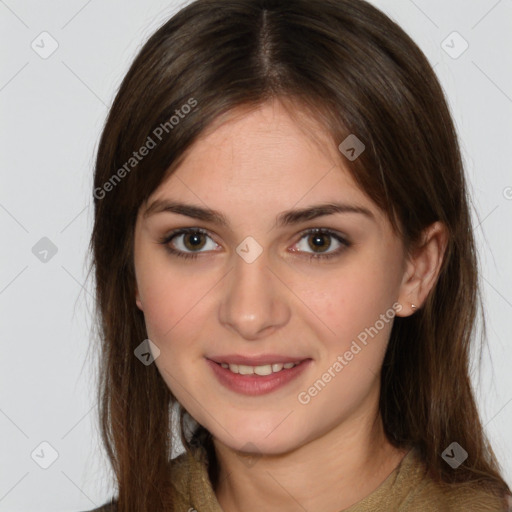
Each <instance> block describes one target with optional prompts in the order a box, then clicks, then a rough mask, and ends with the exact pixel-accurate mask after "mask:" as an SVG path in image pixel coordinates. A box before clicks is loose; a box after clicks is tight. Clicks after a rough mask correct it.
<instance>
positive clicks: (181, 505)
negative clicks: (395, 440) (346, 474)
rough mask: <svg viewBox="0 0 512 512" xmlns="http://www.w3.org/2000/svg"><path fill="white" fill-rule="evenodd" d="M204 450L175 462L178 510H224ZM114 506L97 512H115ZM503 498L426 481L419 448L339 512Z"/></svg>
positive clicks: (433, 507) (423, 508) (487, 507)
mask: <svg viewBox="0 0 512 512" xmlns="http://www.w3.org/2000/svg"><path fill="white" fill-rule="evenodd" d="M201 453H202V452H196V454H199V456H198V455H196V456H192V455H190V454H189V453H187V452H185V453H182V454H181V455H180V456H179V457H177V458H175V459H173V460H172V461H171V464H172V467H173V468H174V470H175V471H174V478H173V486H174V488H175V489H176V497H177V503H176V507H175V510H176V512H189V510H190V509H191V508H192V509H195V510H197V511H198V512H223V510H222V508H221V507H220V505H219V502H218V501H217V498H216V496H215V492H214V490H213V487H212V484H211V482H210V479H209V477H208V470H207V465H206V462H205V460H206V459H205V458H203V457H202V455H201ZM115 510H116V509H115V502H114V503H113V504H112V505H111V504H106V505H104V506H103V507H100V508H98V509H95V511H93V512H115ZM510 510H512V508H509V507H508V506H507V505H506V504H505V503H504V502H503V500H502V499H500V498H498V497H496V496H494V495H491V494H489V493H487V492H485V491H484V490H482V489H481V488H476V487H475V486H474V485H473V484H456V485H451V486H450V485H448V484H436V483H435V482H434V481H433V480H432V479H430V478H429V477H428V475H427V474H426V471H425V466H424V464H423V462H422V460H421V459H420V457H419V454H418V451H417V450H416V448H413V449H411V450H410V451H409V452H408V453H407V454H406V456H405V457H404V458H403V459H402V461H401V462H400V464H399V465H398V466H397V467H396V468H395V469H394V470H393V471H392V472H391V474H390V475H388V477H387V478H386V479H385V480H384V482H382V483H381V484H380V485H379V486H378V487H377V488H376V489H375V490H374V491H372V492H371V493H370V494H368V495H367V496H366V497H364V498H363V499H362V500H360V501H358V502H357V503H355V504H354V505H352V506H350V507H349V508H346V509H343V510H342V511H341V510H340V511H339V512H508V511H510Z"/></svg>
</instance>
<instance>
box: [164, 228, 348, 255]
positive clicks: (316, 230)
mask: <svg viewBox="0 0 512 512" xmlns="http://www.w3.org/2000/svg"><path fill="white" fill-rule="evenodd" d="M192 233H193V234H201V235H206V236H208V237H210V238H211V236H210V233H208V231H206V230H204V229H201V228H181V229H176V230H174V231H172V232H171V233H169V234H168V235H165V236H164V237H162V238H160V239H159V240H158V243H159V244H162V245H164V246H165V249H166V250H167V251H168V252H169V253H170V254H172V255H173V256H178V257H180V258H184V259H196V258H197V257H198V256H199V254H200V253H199V252H197V253H187V252H183V251H179V250H176V249H173V248H172V247H170V246H169V243H170V242H171V240H172V239H173V238H175V237H177V236H179V235H188V234H192ZM317 234H320V235H328V236H331V237H332V238H334V239H335V240H337V241H338V242H340V243H341V244H342V246H344V247H340V248H338V249H337V250H335V251H333V252H329V253H325V254H310V255H309V261H312V260H327V259H329V258H334V257H336V256H339V255H340V254H341V253H342V252H343V251H344V250H346V249H347V248H348V247H350V246H351V245H352V244H351V243H350V242H349V241H347V240H346V239H345V238H343V237H342V236H340V235H339V234H338V233H336V232H335V231H331V230H330V229H325V228H313V229H308V230H306V231H303V232H302V233H301V234H300V238H299V241H300V240H302V239H303V238H304V237H306V236H309V235H317Z"/></svg>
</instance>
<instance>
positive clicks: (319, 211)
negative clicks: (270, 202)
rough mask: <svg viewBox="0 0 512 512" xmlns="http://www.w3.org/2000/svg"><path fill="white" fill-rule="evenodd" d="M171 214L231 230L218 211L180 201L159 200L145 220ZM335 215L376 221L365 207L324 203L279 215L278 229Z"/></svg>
mask: <svg viewBox="0 0 512 512" xmlns="http://www.w3.org/2000/svg"><path fill="white" fill-rule="evenodd" d="M162 212H169V213H177V214H179V215H184V216H186V217H192V218H193V219H198V220H202V221H204V222H210V223H213V224H218V225H220V226H223V227H225V228H229V222H228V220H227V218H226V217H225V216H224V215H223V214H222V213H221V212H218V211H216V210H212V209H210V208H203V207H200V206H195V205H192V204H186V203H180V202H178V201H170V200H165V199H157V200H155V201H154V202H153V203H151V205H150V206H149V207H148V208H147V210H146V211H145V212H144V218H147V217H149V216H152V215H155V214H157V213H162ZM335 213H358V214H362V215H364V216H366V217H368V218H369V219H371V220H374V221H375V216H374V214H373V213H372V212H371V211H370V210H369V209H367V208H364V207H363V206H358V205H353V204H345V203H322V204H317V205H313V206H309V207H307V208H302V209H296V210H287V211H284V212H282V213H281V214H279V215H278V216H277V218H276V227H284V226H290V225H294V224H299V223H301V222H305V221H308V220H313V219H316V218H317V217H322V216H324V215H333V214H335Z"/></svg>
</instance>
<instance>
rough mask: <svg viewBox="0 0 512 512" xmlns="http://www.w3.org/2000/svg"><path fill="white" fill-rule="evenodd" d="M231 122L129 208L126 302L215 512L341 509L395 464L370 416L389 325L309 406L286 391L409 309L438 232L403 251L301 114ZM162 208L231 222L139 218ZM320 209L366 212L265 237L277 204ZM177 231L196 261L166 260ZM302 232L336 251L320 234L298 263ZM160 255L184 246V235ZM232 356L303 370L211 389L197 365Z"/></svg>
mask: <svg viewBox="0 0 512 512" xmlns="http://www.w3.org/2000/svg"><path fill="white" fill-rule="evenodd" d="M232 114H233V115H231V117H229V118H228V120H227V121H226V120H225V119H224V120H223V121H224V122H222V123H217V124H216V125H214V127H213V129H209V130H208V132H205V134H204V135H203V137H201V139H199V140H198V141H197V142H196V143H195V144H194V145H193V146H192V148H191V150H190V151H189V152H188V155H187V157H186V158H185V160H184V161H183V162H182V163H181V164H180V166H179V167H178V168H177V170H176V172H175V173H174V174H173V175H171V176H170V177H169V178H168V179H167V180H165V181H164V182H163V183H162V184H161V185H160V186H159V188H158V189H156V190H155V191H154V193H153V194H152V196H151V197H150V198H149V200H148V202H147V203H146V204H145V205H143V207H141V209H140V211H139V215H138V218H137V222H136V227H135V242H134V259H135V260H134V261H135V270H136V287H137V294H136V297H135V300H136V303H137V306H138V307H139V308H140V309H141V310H142V311H143V313H144V317H145V322H146V326H147V332H148V337H149V338H150V339H151V340H152V341H153V342H154V343H155V344H156V345H157V346H158V348H159V349H160V355H159V357H157V359H156V360H155V364H156V365H157V367H158V369H159V371H160V373H161V375H162V377H163V379H164V380H165V382H166V383H167V385H168V386H169V388H170V390H171V391H172V393H173V394H174V395H175V396H176V397H177V399H178V400H179V402H180V403H181V404H182V405H183V406H184V408H185V409H186V410H187V411H188V412H189V413H190V414H191V415H192V416H193V417H194V418H195V419H196V420H197V421H198V422H199V423H200V424H202V425H203V426H205V427H206V428H207V429H208V430H209V431H210V432H211V433H212V434H213V438H214V446H215V450H216V454H217V459H218V461H219V467H220V479H219V483H218V485H217V486H216V488H215V493H216V495H217V498H218V500H219V503H220V505H221V506H222V508H223V510H224V511H226V512H235V511H242V510H243V511H244V512H251V511H260V510H280V511H282V512H288V511H290V512H291V511H296V510H299V509H301V507H303V508H304V509H306V510H308V511H310V512H315V511H318V512H320V511H326V510H333V511H334V510H341V509H344V508H347V507H349V506H350V505H352V504H354V503H356V502H358V501H360V500H361V499H362V498H364V497H365V496H366V495H368V494H370V493H371V492H372V491H373V490H375V489H376V488H377V487H378V486H379V485H380V484H381V483H382V482H383V481H384V480H385V479H386V477H387V476H388V475H389V474H390V473H391V472H392V471H393V470H394V469H395V468H396V466H397V465H398V464H399V462H400V461H401V460H402V458H403V457H404V455H405V454H406V451H403V450H398V449H396V448H394V447H393V446H391V445H390V443H389V442H388V441H387V439H386V437H385V435H384V432H383V428H382V421H381V417H380V414H379V411H378V399H379V391H380V382H379V375H380V368H381V365H382V360H383V357H384V353H385V349H386V346H387V343H388V339H389V335H390V332H391V327H392V323H393V319H391V321H389V322H388V323H385V326H384V327H383V328H382V329H381V330H380V331H379V332H378V334H377V335H376V336H374V337H373V338H369V342H368V344H367V345H366V346H364V348H363V349H362V350H361V351H360V352H359V353H358V354H357V355H355V356H354V358H353V359H352V360H351V361H350V362H348V364H347V365H346V366H344V368H343V370H342V371H341V372H339V373H337V374H336V377H335V378H333V379H332V380H331V381H330V382H329V383H328V384H327V385H326V386H325V388H324V389H322V390H321V392H319V393H318V394H317V395H316V396H315V397H313V398H312V399H311V400H310V402H309V403H307V404H302V403H300V402H299V401H298V398H297V397H298V394H299V393H300V392H301V391H305V390H307V389H308V388H309V387H310V386H311V385H312V383H314V382H315V381H316V380H317V379H319V378H321V376H322V374H324V373H325V372H326V371H327V369H328V368H329V367H332V365H333V363H334V362H335V361H336V360H337V357H338V356H339V355H343V354H344V353H345V352H346V351H347V350H349V348H350V346H351V343H352V341H353V340H355V339H356V338H357V335H358V334H359V333H361V332H362V331H364V329H365V328H367V327H370V326H373V325H374V324H375V322H376V320H378V319H379V316H380V315H381V314H384V313H385V312H386V311H388V310H390V308H391V307H392V305H393V303H395V302H398V303H400V304H401V306H402V308H401V310H400V312H398V313H397V315H398V316H408V315H411V314H413V313H414V312H415V310H414V309H413V308H412V307H411V303H412V304H415V305H416V306H417V307H418V308H419V307H421V304H422V303H423V301H424V300H425V298H426V297H427V295H428V292H429V291H430V289H431V288H432V286H433V285H434V284H435V280H436V278H437V275H438V272H439V269H440V265H441V262H442V256H443V253H444V250H445V247H446V239H447V234H446V230H445V229H444V227H443V225H442V224H440V223H436V224H433V225H432V226H430V228H429V229H428V230H426V232H425V239H424V244H423V246H422V247H420V248H419V249H418V250H417V251H416V252H415V253H414V254H413V255H412V256H410V257H408V256H407V255H406V253H405V251H404V247H403V245H402V242H401V240H400V239H399V238H397V237H396V236H395V234H394V233H393V231H392V229H391V225H390V224H389V221H388V220H387V218H386V217H385V216H384V215H383V214H382V212H380V211H379V210H378V208H377V206H376V205H375V204H374V203H373V202H372V201H371V200H370V199H369V198H368V197H367V196H366V195H365V194H364V192H363V191H362V190H360V189H359V188H358V187H357V186H356V184H355V183H354V182H353V180H352V179H351V178H350V176H349V174H348V172H347V171H346V169H345V168H344V167H343V165H344V161H345V160H344V157H342V156H341V155H340V153H339V151H338V149H337V147H336V146H335V145H333V144H332V142H330V141H329V139H328V136H327V134H326V133H324V132H323V131H322V127H320V126H318V125H316V124H315V121H314V120H312V119H311V118H306V117H304V122H303V123H301V124H298V123H297V120H296V119H294V118H292V117H290V116H289V114H288V113H287V111H286V109H285V108H284V107H283V105H282V104H281V103H280V102H278V101H273V102H269V103H265V104H263V105H261V106H260V107H259V108H257V109H255V110H252V111H249V112H247V111H240V112H238V113H237V112H233V113H232ZM235 114H237V115H235ZM312 133H315V134H316V135H315V139H313V138H312V136H311V134H312ZM164 198H165V199H174V200H179V201H181V202H185V203H189V204H193V205H198V206H201V207H209V208H212V209H215V210H218V211H221V212H222V213H223V214H224V215H225V216H226V217H227V219H228V221H229V223H230V226H229V228H226V227H223V226H220V225H218V224H214V223H210V222H206V221H202V220H201V221H199V220H197V219H193V218H189V217H186V216H183V215H179V214H176V213H170V212H161V213H156V214H154V215H150V216H147V217H144V215H143V214H144V212H145V209H146V207H147V206H148V205H150V204H151V203H152V201H153V200H155V199H164ZM331 201H332V202H335V201H339V202H341V201H343V202H347V203H350V204H357V205H359V206H364V207H366V208H368V209H369V210H370V211H371V212H372V213H373V215H374V218H373V219H371V218H368V217H366V216H364V215H361V214H356V213H336V214H333V215H327V216H323V217H319V218H317V219H314V220H309V221H305V222H302V223H301V224H298V225H291V226H286V227H281V228H278V227H275V218H276V216H277V215H278V214H280V213H281V212H282V211H284V210H289V209H297V208H305V207H308V206H311V205H314V204H318V203H324V202H331ZM182 227H193V228H203V229H205V230H207V231H208V232H209V233H210V234H211V238H210V237H209V236H204V235H203V237H201V238H200V239H199V241H200V242H201V243H203V245H202V247H200V248H199V249H197V250H196V252H197V251H199V252H200V255H199V257H198V258H196V259H183V258H180V257H178V256H173V255H171V254H169V253H168V252H167V251H166V249H165V247H164V245H162V244H159V243H158V240H159V239H160V238H162V237H164V236H165V235H167V234H169V233H170V232H171V231H172V230H173V229H176V228H182ZM311 228H325V229H330V230H333V231H335V232H337V233H339V234H341V235H342V236H344V237H345V238H347V239H348V240H349V241H350V243H351V245H350V246H343V245H342V244H340V243H338V242H337V241H336V239H335V238H332V237H329V236H326V238H324V239H323V240H324V244H325V246H323V248H322V247H321V248H320V249H319V250H317V253H318V252H320V253H322V251H325V252H326V253H328V252H336V250H337V249H338V248H340V247H342V251H341V252H340V253H339V254H338V255H337V256H335V257H333V258H330V259H328V260H321V259H318V260H310V259H309V258H308V256H310V255H311V254H315V249H314V246H313V247H312V246H311V245H312V242H311V240H312V238H313V239H314V235H301V233H302V232H303V231H304V230H306V229H311ZM248 236H251V237H253V238H254V239H255V240H256V241H257V242H258V244H259V245H260V246H261V248H262V249H263V252H262V253H261V254H260V255H259V257H258V258H257V259H256V260H255V261H254V262H252V263H247V262H246V261H245V260H244V259H243V258H241V257H240V256H239V255H238V254H237V252H236V251H235V250H236V248H237V246H238V245H239V244H240V243H241V242H242V241H243V240H244V239H245V238H246V237H248ZM187 240H188V241H189V244H188V245H184V244H185V241H187ZM308 242H310V243H309V244H308ZM329 242H331V246H330V247H329ZM169 245H172V246H173V247H174V248H175V249H181V250H182V251H185V252H193V251H194V249H193V247H194V246H193V245H191V244H190V236H189V237H188V238H187V236H186V235H182V236H178V237H177V238H175V239H174V240H173V241H172V242H169ZM291 249H295V252H292V251H291ZM413 341H414V340H411V342H413ZM233 353H237V354H245V355H259V354H266V353H278V354H285V355H293V356H297V359H304V358H307V357H309V358H312V362H311V364H310V365H309V367H308V368H307V369H306V371H305V372H303V373H302V374H301V375H300V376H299V377H298V378H297V379H295V380H293V381H292V382H290V383H288V384H287V385H286V386H284V387H282V388H280V389H278V390H275V391H273V392H271V393H270V394H265V395H262V396H255V397H249V396H245V395H241V394H238V393H235V392H233V391H231V390H229V389H227V388H225V387H224V386H223V385H222V384H220V383H219V381H218V380H217V379H216V377H215V375H214V374H213V372H212V370H211V369H210V368H209V366H208V364H207V363H206V359H205V357H208V356H212V355H215V354H233ZM248 443H251V445H249V446H251V449H249V448H248V446H246V445H248ZM251 454H253V455H254V454H255V455H256V457H253V458H251ZM313 489H314V492H312V490H313ZM299 504H300V505H299Z"/></svg>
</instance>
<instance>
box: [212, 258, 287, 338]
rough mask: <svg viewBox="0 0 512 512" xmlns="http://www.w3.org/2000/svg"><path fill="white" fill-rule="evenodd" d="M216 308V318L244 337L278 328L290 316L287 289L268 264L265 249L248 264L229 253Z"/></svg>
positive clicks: (259, 335) (263, 335)
mask: <svg viewBox="0 0 512 512" xmlns="http://www.w3.org/2000/svg"><path fill="white" fill-rule="evenodd" d="M233 260H234V263H233V264H234V268H233V269H232V271H231V272H229V273H228V276H227V281H226V282H225V284H224V286H223V288H222V293H223V297H222V300H221V304H220V308H219V321H220V322H221V324H222V325H224V326H225V327H226V328H228V329H230V330H232V331H234V332H235V333H236V334H237V335H238V337H242V338H244V339H247V340H258V339H261V338H264V337H266V336H268V335H270V334H272V333H273V332H274V331H277V330H279V329H281V328H282V327H283V326H284V325H286V323H287V322H288V321H289V319H290V308H289V305H288V303H287V300H286V298H287V294H289V293H290V292H289V291H288V290H287V288H286V286H285V285H284V284H283V282H282V281H281V280H280V279H279V278H278V277H277V276H276V272H275V270H271V269H270V267H269V262H268V258H267V257H266V251H263V253H262V254H260V255H259V257H258V258H257V259H256V260H255V261H253V262H252V263H248V262H247V261H245V260H244V259H243V258H242V257H240V256H239V255H238V254H236V253H235V254H234V255H233Z"/></svg>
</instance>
